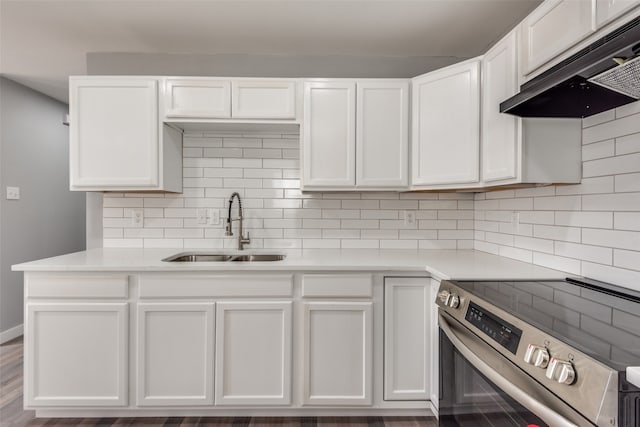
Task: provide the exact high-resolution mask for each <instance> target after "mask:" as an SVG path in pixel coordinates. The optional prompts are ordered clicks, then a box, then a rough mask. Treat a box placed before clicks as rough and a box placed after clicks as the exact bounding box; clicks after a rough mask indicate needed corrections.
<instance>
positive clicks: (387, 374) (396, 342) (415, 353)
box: [384, 278, 431, 400]
mask: <svg viewBox="0 0 640 427" xmlns="http://www.w3.org/2000/svg"><path fill="white" fill-rule="evenodd" d="M428 280H429V279H426V278H385V281H384V398H385V400H428V399H429V394H430V387H429V384H430V381H429V375H428V372H429V366H430V358H431V351H430V345H429V344H430V343H429V340H428V338H429V333H430V324H431V322H430V317H431V311H430V308H429V307H430V302H431V301H430V298H429V287H428Z"/></svg>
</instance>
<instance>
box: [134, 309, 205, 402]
mask: <svg viewBox="0 0 640 427" xmlns="http://www.w3.org/2000/svg"><path fill="white" fill-rule="evenodd" d="M213 309H214V305H213V303H209V304H202V303H183V304H174V303H166V304H164V303H144V304H138V313H137V314H138V337H137V342H138V349H137V364H136V367H137V385H136V391H137V399H136V404H137V405H138V406H166V405H171V406H179V405H213V334H214V317H213Z"/></svg>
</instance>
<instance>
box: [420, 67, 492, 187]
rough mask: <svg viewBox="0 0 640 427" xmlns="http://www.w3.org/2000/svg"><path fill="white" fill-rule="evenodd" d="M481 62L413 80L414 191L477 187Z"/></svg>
mask: <svg viewBox="0 0 640 427" xmlns="http://www.w3.org/2000/svg"><path fill="white" fill-rule="evenodd" d="M479 72H480V60H479V59H472V60H469V61H465V62H461V63H459V64H455V65H452V66H449V67H446V68H443V69H440V70H437V71H434V72H431V73H428V74H424V75H422V76H419V77H416V78H414V79H413V86H412V100H413V101H412V102H413V109H412V112H411V114H412V123H413V125H412V126H413V131H412V135H411V147H412V153H411V155H412V175H411V176H412V181H411V185H412V188H416V187H417V188H455V187H456V186H457V187H460V186H470V185H473V184H477V183H478V181H479V161H480V159H479V149H480V125H479V121H480V81H479Z"/></svg>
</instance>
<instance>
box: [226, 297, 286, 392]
mask: <svg viewBox="0 0 640 427" xmlns="http://www.w3.org/2000/svg"><path fill="white" fill-rule="evenodd" d="M292 305H293V302H291V301H284V302H280V301H274V302H262V301H259V302H256V301H241V302H220V303H218V304H217V306H216V348H217V350H216V361H215V378H216V380H215V400H216V405H289V404H291V348H292V347H291V315H292Z"/></svg>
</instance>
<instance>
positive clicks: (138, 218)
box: [131, 209, 144, 227]
mask: <svg viewBox="0 0 640 427" xmlns="http://www.w3.org/2000/svg"><path fill="white" fill-rule="evenodd" d="M143 220H144V214H143V213H142V209H132V210H131V225H133V226H134V227H142V221H143Z"/></svg>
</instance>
